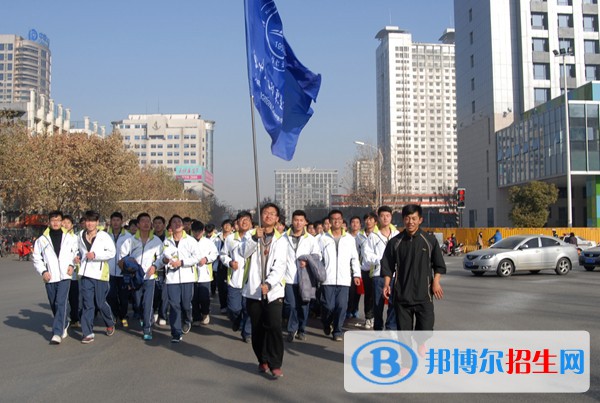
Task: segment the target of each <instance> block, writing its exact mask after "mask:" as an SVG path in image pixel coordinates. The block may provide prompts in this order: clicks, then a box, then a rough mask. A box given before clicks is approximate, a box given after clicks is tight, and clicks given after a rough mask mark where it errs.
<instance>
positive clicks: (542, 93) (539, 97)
mask: <svg viewBox="0 0 600 403" xmlns="http://www.w3.org/2000/svg"><path fill="white" fill-rule="evenodd" d="M533 99H534V102H535V105H536V106H537V105H540V104H543V103H545V102H547V101H549V100H550V88H534V89H533Z"/></svg>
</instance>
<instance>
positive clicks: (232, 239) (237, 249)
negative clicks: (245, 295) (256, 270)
mask: <svg viewBox="0 0 600 403" xmlns="http://www.w3.org/2000/svg"><path fill="white" fill-rule="evenodd" d="M241 247H242V237H240V234H239V233H238V232H233V233H231V234H229V235H227V237H226V238H225V241H223V247H222V248H221V252H220V253H219V259H221V264H223V265H224V266H225V267H227V285H229V286H230V287H232V288H237V289H241V288H242V287H244V283H245V282H246V279H247V278H248V277H247V276H248V264H249V263H250V260H246V259H244V257H243V256H242V249H241ZM233 260H235V261H236V262H238V269H237V270H233V269H232V268H231V266H229V264H230V263H231V262H232V261H233Z"/></svg>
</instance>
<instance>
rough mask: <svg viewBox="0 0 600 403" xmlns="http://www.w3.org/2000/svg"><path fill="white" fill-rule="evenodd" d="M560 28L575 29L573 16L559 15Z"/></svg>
mask: <svg viewBox="0 0 600 403" xmlns="http://www.w3.org/2000/svg"><path fill="white" fill-rule="evenodd" d="M558 27H559V28H573V15H572V14H558Z"/></svg>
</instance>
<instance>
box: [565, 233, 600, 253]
mask: <svg viewBox="0 0 600 403" xmlns="http://www.w3.org/2000/svg"><path fill="white" fill-rule="evenodd" d="M569 238H570V236H568V235H567V236H563V237H561V240H562V241H563V242H566V243H569ZM575 238H577V249H579V252H581V251H582V250H586V249H589V248H593V247H595V246H598V244H597V243H596V242H594V241H588V240H587V239H583V238H582V237H580V236H577V235H575Z"/></svg>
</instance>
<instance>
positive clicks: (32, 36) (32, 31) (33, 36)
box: [29, 29, 38, 41]
mask: <svg viewBox="0 0 600 403" xmlns="http://www.w3.org/2000/svg"><path fill="white" fill-rule="evenodd" d="M37 39H38V33H37V31H36V30H35V29H30V30H29V40H30V41H37Z"/></svg>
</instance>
